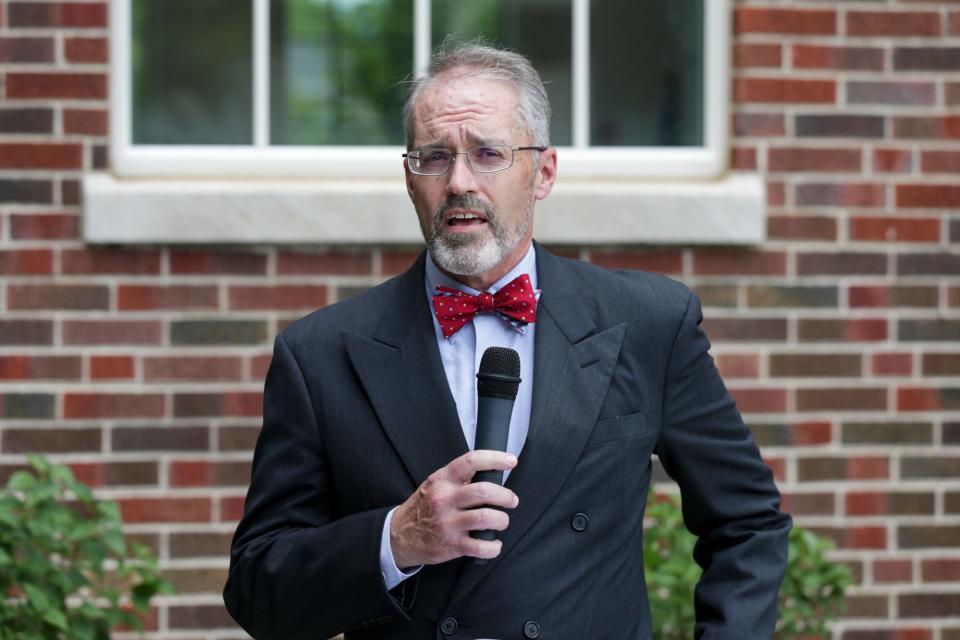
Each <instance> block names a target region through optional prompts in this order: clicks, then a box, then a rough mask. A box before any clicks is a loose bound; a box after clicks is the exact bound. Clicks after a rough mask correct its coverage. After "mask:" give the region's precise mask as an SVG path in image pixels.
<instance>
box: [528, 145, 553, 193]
mask: <svg viewBox="0 0 960 640" xmlns="http://www.w3.org/2000/svg"><path fill="white" fill-rule="evenodd" d="M537 155H539V156H540V162H539V163H538V165H537V177H536V189H534V192H533V195H534V197H535V198H536V199H537V200H543V199H544V198H546V197H547V196H548V195H550V192H551V191H552V190H553V183H554V182H556V180H557V149H556V148H555V147H550V148H549V149H547V150H546V151H541V152H540V153H539V154H537Z"/></svg>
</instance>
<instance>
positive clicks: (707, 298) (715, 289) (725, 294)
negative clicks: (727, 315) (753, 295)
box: [693, 284, 739, 308]
mask: <svg viewBox="0 0 960 640" xmlns="http://www.w3.org/2000/svg"><path fill="white" fill-rule="evenodd" d="M693 291H694V293H696V294H697V296H699V298H700V302H701V303H702V304H703V306H704V307H726V308H733V307H736V306H737V305H738V304H739V302H738V300H737V287H735V286H732V285H722V284H703V285H697V286H695V287H693Z"/></svg>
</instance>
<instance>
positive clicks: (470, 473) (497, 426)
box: [390, 347, 520, 569]
mask: <svg viewBox="0 0 960 640" xmlns="http://www.w3.org/2000/svg"><path fill="white" fill-rule="evenodd" d="M519 386H520V357H519V355H518V354H517V352H516V351H514V350H513V349H506V348H503V347H490V348H489V349H487V350H486V351H484V353H483V357H482V358H481V360H480V370H479V372H478V373H477V437H476V446H475V447H474V450H473V451H471V452H469V453H466V454H464V455H462V456H460V457H459V458H457V459H455V460H453V461H452V462H450V463H449V464H448V465H446V466H445V467H442V468H440V469H438V470H437V471H435V472H433V473H432V474H430V477H428V478H427V479H426V480H425V481H424V483H423V484H422V485H420V487H419V488H418V489H417V490H416V491H415V492H414V493H413V495H411V496H410V497H409V498H407V500H406V501H405V502H404V503H403V504H401V505H400V506H399V507H397V510H396V511H395V512H394V514H393V520H392V522H391V525H390V546H391V549H392V551H393V557H394V560H395V562H396V563H397V566H398V567H400V568H401V569H402V568H406V567H414V566H418V565H424V564H438V563H440V562H446V561H448V560H452V559H454V558H459V557H462V556H472V557H474V558H482V559H489V558H495V557H497V556H498V555H499V554H500V546H501V543H500V541H499V540H495V539H494V532H495V531H503V530H504V529H506V528H507V525H508V524H509V523H510V518H509V516H508V515H507V514H506V513H505V512H503V511H502V510H501V509H512V508H513V507H516V506H517V504H518V503H519V498H517V496H516V494H514V493H513V492H512V491H510V490H509V489H507V488H505V487H503V486H501V482H502V478H503V472H504V471H505V470H507V469H513V468H514V467H515V466H516V464H517V458H516V456H514V455H512V454H509V453H505V452H504V450H505V449H506V445H507V434H508V433H509V430H510V416H511V414H512V412H513V403H514V400H515V399H516V397H517V391H518V389H519ZM424 446H429V445H428V444H425V445H424ZM472 532H475V533H476V535H477V536H478V537H474V536H473V533H472Z"/></svg>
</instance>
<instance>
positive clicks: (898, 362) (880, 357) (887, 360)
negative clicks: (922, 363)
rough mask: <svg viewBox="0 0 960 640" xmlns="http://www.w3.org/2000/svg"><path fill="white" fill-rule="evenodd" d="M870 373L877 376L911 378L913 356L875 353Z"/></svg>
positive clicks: (872, 357)
mask: <svg viewBox="0 0 960 640" xmlns="http://www.w3.org/2000/svg"><path fill="white" fill-rule="evenodd" d="M870 371H871V373H872V374H873V375H875V376H909V375H911V374H912V373H913V355H911V354H909V353H875V354H873V356H871V365H870Z"/></svg>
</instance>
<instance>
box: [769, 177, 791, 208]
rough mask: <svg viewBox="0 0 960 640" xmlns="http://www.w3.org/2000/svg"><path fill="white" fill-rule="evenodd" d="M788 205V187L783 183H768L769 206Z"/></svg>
mask: <svg viewBox="0 0 960 640" xmlns="http://www.w3.org/2000/svg"><path fill="white" fill-rule="evenodd" d="M786 203H787V186H786V185H785V184H784V183H782V182H773V181H769V180H768V181H767V206H768V207H782V206H783V205H785V204H786Z"/></svg>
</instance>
